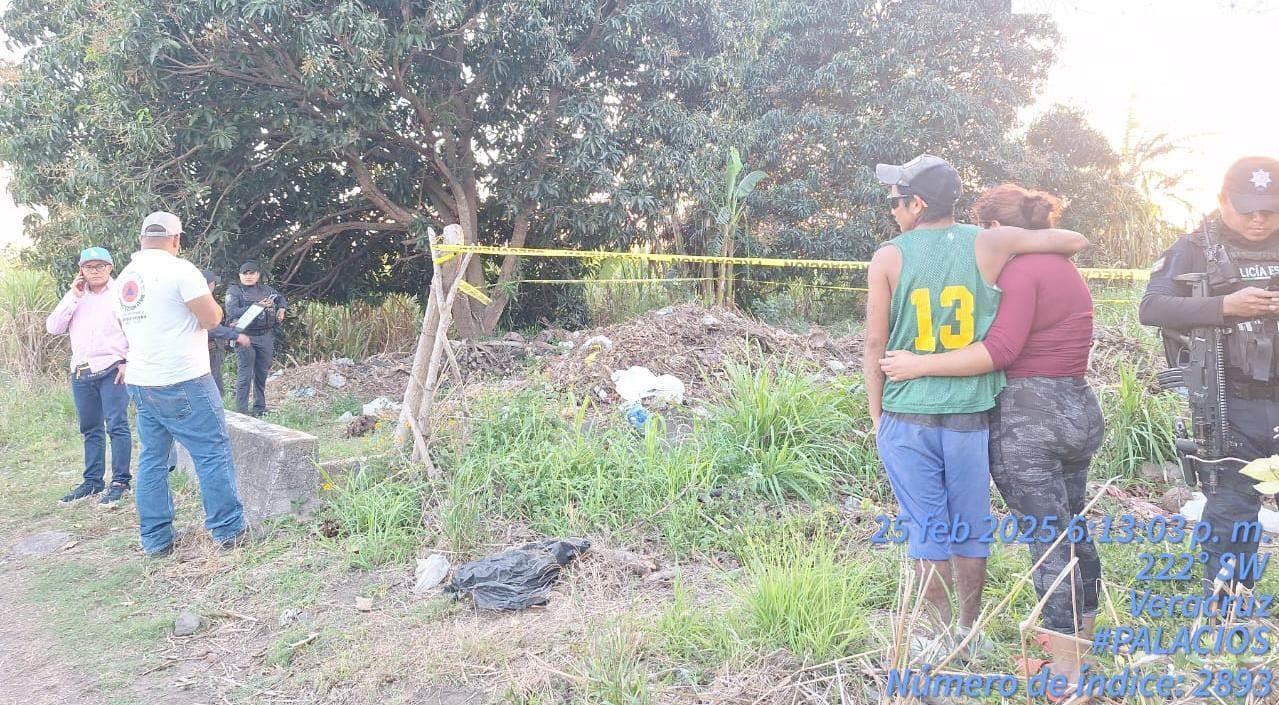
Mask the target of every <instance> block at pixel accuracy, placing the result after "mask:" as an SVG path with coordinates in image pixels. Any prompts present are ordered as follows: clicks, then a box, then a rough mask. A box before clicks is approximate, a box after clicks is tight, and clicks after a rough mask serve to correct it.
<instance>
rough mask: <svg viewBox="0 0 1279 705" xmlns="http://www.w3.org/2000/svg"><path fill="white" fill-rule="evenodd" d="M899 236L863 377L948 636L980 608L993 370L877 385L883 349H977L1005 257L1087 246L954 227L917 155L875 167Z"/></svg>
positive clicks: (933, 165)
mask: <svg viewBox="0 0 1279 705" xmlns="http://www.w3.org/2000/svg"><path fill="white" fill-rule="evenodd" d="M875 174H876V176H877V177H878V178H879V181H880V183H883V184H884V185H886V186H888V187H889V189H890V190H889V204H890V206H891V208H892V212H893V218H894V219H895V220H896V221H897V225H898V226H899V227H900V228H901V231H902V232H901V234H900V235H898V236H897V237H895V238H893V239H892V240H890V241H888V242H887V243H885V244H884V245H883V246H881V247H880V248H879V250H878V251H877V252H876V253H875V256H874V257H873V258H872V259H871V263H870V270H869V272H868V275H867V278H868V281H869V287H870V293H869V295H868V300H867V304H866V346H865V347H866V350H865V360H864V370H865V376H866V388H867V393H868V397H869V403H870V415H871V419H872V421H873V423H874V429H875V434H876V446H877V447H878V449H879V456H880V459H881V460H882V461H883V463H884V469H885V471H886V472H887V474H888V480H889V482H890V483H891V484H892V487H893V494H894V495H895V496H896V497H897V502H898V505H899V507H900V518H901V521H902V528H903V530H904V531H905V532H906V533H907V554H908V555H909V556H910V557H911V558H912V559H915V560H916V569H917V571H918V573H919V575H920V577H921V581H922V584H923V591H924V596H925V598H926V599H927V600H928V602H929V603H930V605H931V606H932V607H933V609H934V610H935V614H934V615H933V616H934V617H935V618H936V619H937V620H938V622H939V623H940V626H943V627H946V626H947V625H949V624H950V623H951V617H952V611H951V606H950V599H949V594H950V593H951V592H954V593H955V594H956V596H957V598H958V602H959V631H960V633H961V634H964V633H966V632H967V630H969V629H971V628H972V625H973V623H974V622H975V621H976V619H977V615H978V613H979V612H980V611H981V592H982V587H983V586H984V584H985V581H986V558H987V557H988V556H989V555H990V549H989V546H988V545H987V544H986V542H984V541H982V540H981V538H982V535H983V534H984V533H986V529H987V528H988V522H989V517H990V465H989V456H988V449H987V443H988V439H989V433H988V428H987V423H986V412H987V411H988V410H989V409H991V408H992V407H993V406H994V405H995V395H996V394H997V393H998V392H999V390H1000V389H1001V388H1002V387H1003V384H1004V376H1003V373H1002V372H990V373H987V374H984V375H978V376H975V377H921V378H918V379H912V380H908V381H903V382H893V381H891V380H887V381H886V380H885V378H884V374H883V372H882V370H881V369H880V365H879V362H880V359H881V358H882V357H883V356H884V353H885V351H886V350H911V351H912V352H915V353H917V354H928V353H937V352H945V351H946V350H955V349H957V348H962V347H964V346H965V345H968V344H969V343H971V342H973V341H977V340H982V339H983V338H984V337H985V335H986V332H987V330H988V329H989V328H990V325H991V323H992V322H993V321H994V319H995V312H996V310H997V309H998V307H999V295H1000V292H999V289H998V287H996V286H994V284H992V282H994V281H995V280H996V278H998V276H999V272H1000V270H1001V269H1003V266H1004V264H1005V263H1006V262H1007V261H1008V259H1009V258H1011V257H1012V256H1014V255H1017V254H1023V253H1029V252H1050V253H1060V254H1066V255H1070V254H1074V253H1076V252H1078V251H1080V250H1082V249H1083V248H1085V247H1087V245H1088V241H1087V239H1085V238H1084V237H1083V236H1082V235H1080V234H1078V233H1075V232H1071V231H1069V230H1023V229H1021V228H1011V227H998V228H993V229H990V230H982V229H981V228H978V227H977V226H975V225H966V224H962V223H956V222H955V204H956V202H957V201H958V200H959V196H960V192H961V191H960V182H959V174H958V172H956V171H955V169H954V167H952V166H951V165H950V164H948V163H947V162H946V161H945V160H943V159H940V158H938V157H934V156H932V155H928V154H924V155H920V156H919V157H916V158H915V159H912V160H911V161H909V162H907V163H906V164H902V165H900V166H899V165H893V164H879V165H876V167H875Z"/></svg>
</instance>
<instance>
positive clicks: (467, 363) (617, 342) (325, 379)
mask: <svg viewBox="0 0 1279 705" xmlns="http://www.w3.org/2000/svg"><path fill="white" fill-rule="evenodd" d="M450 342H451V345H452V347H453V356H454V358H455V359H456V360H457V363H458V367H459V369H460V372H461V376H462V379H461V382H462V383H463V384H470V383H472V382H480V383H483V382H487V381H492V380H495V379H509V378H512V377H520V376H522V374H523V372H524V370H525V369H526V368H527V366H528V363H529V362H530V361H531V360H533V359H536V358H547V359H548V361H549V364H548V365H547V372H548V375H549V378H550V381H551V383H552V384H553V385H554V386H555V387H556V388H557V389H561V390H564V391H571V392H574V393H576V394H578V395H582V396H584V395H587V394H590V395H592V396H594V397H595V398H596V400H598V401H603V402H608V403H612V402H616V401H618V398H617V395H616V392H615V390H614V384H613V380H612V374H613V373H614V372H615V371H617V370H625V369H627V368H629V367H632V366H641V367H647V368H648V369H650V370H652V371H653V373H654V374H657V375H664V374H669V375H672V376H674V377H677V378H679V379H680V380H681V381H682V382H683V383H684V385H685V387H686V390H687V394H688V395H689V396H690V397H694V398H703V399H704V398H707V396H708V394H709V390H708V389H707V382H708V381H709V380H713V379H715V378H717V377H719V376H721V375H722V374H723V371H724V365H725V362H726V360H727V359H729V358H734V359H739V360H746V361H748V362H749V363H750V364H759V365H765V364H767V365H779V364H783V363H787V362H789V363H794V362H796V361H797V360H800V359H803V360H807V361H809V362H811V363H813V365H814V366H815V367H817V368H820V369H822V370H825V371H826V372H828V373H839V372H843V371H844V370H846V369H849V368H853V367H856V366H858V365H860V364H861V351H862V345H861V338H860V336H846V337H844V338H838V339H833V338H831V337H830V336H829V335H827V334H826V333H825V332H823V331H821V330H817V329H814V330H812V331H810V332H809V333H808V334H806V335H797V334H794V333H789V332H787V331H785V330H782V329H780V328H775V327H773V326H770V325H768V324H765V323H760V322H759V321H755V320H752V319H750V318H747V317H745V316H743V315H741V314H740V313H736V312H734V311H730V310H727V309H718V308H717V309H705V308H702V307H699V306H696V305H692V304H685V305H680V306H670V307H667V308H664V309H660V310H657V311H650V312H648V313H646V314H644V315H642V316H640V317H638V318H636V319H634V320H631V321H628V322H626V323H622V324H618V325H615V326H608V327H605V328H597V329H591V330H583V331H574V332H569V331H566V330H563V329H560V328H547V329H545V330H543V331H541V332H540V333H538V334H537V335H536V336H534V337H533V338H531V339H529V338H525V337H524V336H523V335H520V334H519V333H507V334H506V335H505V336H504V337H503V338H501V339H500V340H487V341H470V340H463V341H450ZM412 366H413V356H412V355H411V354H407V353H404V354H384V355H375V356H373V357H370V358H368V359H367V360H363V361H361V362H358V363H357V362H354V361H352V360H350V359H347V358H340V359H337V360H331V361H323V362H314V363H309V364H306V365H300V366H296V367H290V368H287V369H285V370H282V371H279V372H276V373H275V374H274V375H272V376H271V378H270V383H269V384H268V385H267V393H268V396H269V399H268V401H269V403H270V405H272V406H278V405H280V404H282V403H284V402H285V401H286V400H288V399H304V400H307V399H315V400H317V401H325V400H330V399H336V398H340V397H343V396H348V395H349V396H353V397H355V398H356V399H358V400H360V401H361V402H363V401H366V400H371V399H377V398H380V397H385V398H387V399H389V400H393V401H398V400H400V399H401V398H402V396H403V394H404V389H405V387H406V386H407V385H408V380H409V374H410V371H411V370H412ZM443 374H444V375H445V376H446V378H447V376H449V375H450V371H449V370H448V369H446V370H444V371H443Z"/></svg>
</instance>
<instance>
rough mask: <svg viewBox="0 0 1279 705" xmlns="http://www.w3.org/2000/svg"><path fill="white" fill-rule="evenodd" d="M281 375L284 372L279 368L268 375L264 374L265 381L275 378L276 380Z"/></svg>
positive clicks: (272, 380) (271, 380)
mask: <svg viewBox="0 0 1279 705" xmlns="http://www.w3.org/2000/svg"><path fill="white" fill-rule="evenodd" d="M283 376H284V372H282V371H280V370H276V371H275V372H272V373H271V374H269V375H267V376H266V381H268V382H274V381H275V380H277V379H279V378H281V377H283Z"/></svg>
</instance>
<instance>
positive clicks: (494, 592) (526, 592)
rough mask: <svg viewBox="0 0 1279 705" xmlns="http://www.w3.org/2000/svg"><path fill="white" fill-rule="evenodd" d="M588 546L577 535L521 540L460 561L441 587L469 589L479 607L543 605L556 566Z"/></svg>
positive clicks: (459, 590) (556, 573)
mask: <svg viewBox="0 0 1279 705" xmlns="http://www.w3.org/2000/svg"><path fill="white" fill-rule="evenodd" d="M590 547H591V542H590V541H588V540H586V539H577V538H571V539H565V540H557V539H551V540H547V541H541V542H538V543H530V544H525V545H523V546H520V547H519V548H514V549H511V550H509V551H504V552H502V553H499V554H497V555H493V556H488V557H486V558H481V559H480V560H478V561H472V562H470V563H467V564H466V565H463V566H462V567H460V568H458V569H457V573H455V574H454V576H453V581H452V582H450V583H449V584H448V586H447V587H446V588H444V590H445V592H448V593H453V594H458V593H470V594H471V596H472V597H474V598H475V606H476V607H478V608H480V609H487V610H522V609H526V608H528V607H532V606H534V605H544V604H546V602H547V600H548V599H549V595H550V592H551V585H553V584H554V583H555V581H556V579H558V578H559V575H560V570H561V569H562V568H563V567H564V566H566V565H568V564H569V563H570V562H571V561H572V560H573V559H574V558H576V557H577V556H579V555H581V554H582V553H584V552H586V551H587V550H589V549H590Z"/></svg>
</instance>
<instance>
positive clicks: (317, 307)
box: [290, 294, 422, 360]
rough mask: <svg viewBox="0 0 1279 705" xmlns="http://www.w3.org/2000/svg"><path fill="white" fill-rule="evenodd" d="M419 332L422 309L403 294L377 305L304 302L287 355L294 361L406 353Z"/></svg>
mask: <svg viewBox="0 0 1279 705" xmlns="http://www.w3.org/2000/svg"><path fill="white" fill-rule="evenodd" d="M421 329H422V307H421V306H419V305H418V303H417V300H416V299H415V298H413V297H411V296H407V295H405V294H388V295H387V296H386V297H385V298H384V299H382V301H381V302H379V303H366V302H360V301H356V302H352V303H348V304H341V305H336V304H326V303H322V302H319V301H304V302H303V303H302V306H301V309H300V311H299V312H298V317H297V321H296V323H295V326H294V330H296V331H297V332H296V333H295V334H294V335H293V336H291V346H290V348H291V350H290V352H291V353H292V355H293V356H294V357H295V358H297V359H298V360H323V359H328V358H333V357H349V358H351V359H353V360H360V359H363V358H366V357H369V356H370V355H377V354H379V353H391V352H409V351H411V350H412V349H413V346H414V345H415V344H416V343H417V337H418V333H419V332H420V331H421Z"/></svg>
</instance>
